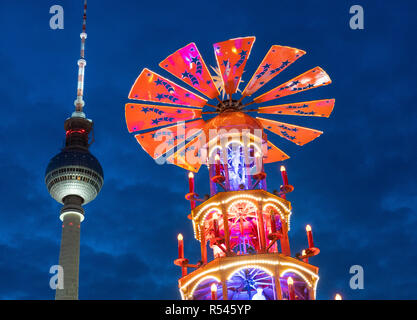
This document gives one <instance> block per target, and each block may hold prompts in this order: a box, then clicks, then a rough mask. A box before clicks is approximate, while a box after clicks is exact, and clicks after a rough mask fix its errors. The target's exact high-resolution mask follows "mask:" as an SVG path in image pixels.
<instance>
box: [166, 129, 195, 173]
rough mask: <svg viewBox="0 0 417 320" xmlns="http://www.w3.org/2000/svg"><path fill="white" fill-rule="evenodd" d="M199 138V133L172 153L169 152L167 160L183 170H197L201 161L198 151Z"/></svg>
mask: <svg viewBox="0 0 417 320" xmlns="http://www.w3.org/2000/svg"><path fill="white" fill-rule="evenodd" d="M200 139H201V134H199V135H197V136H196V137H195V138H194V139H192V140H191V141H190V142H188V143H187V144H186V145H185V146H183V147H182V148H180V149H178V150H177V151H176V152H175V153H174V154H171V155H170V156H169V157H168V158H167V161H168V162H169V163H172V164H175V165H176V166H179V167H181V168H183V169H185V170H188V171H193V172H198V170H199V169H200V167H201V163H202V161H201V158H200V152H199V151H200V147H201V141H200Z"/></svg>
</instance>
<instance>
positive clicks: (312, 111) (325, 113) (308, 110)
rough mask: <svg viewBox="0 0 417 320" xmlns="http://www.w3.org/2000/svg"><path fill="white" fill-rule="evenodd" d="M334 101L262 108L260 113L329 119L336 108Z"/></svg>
mask: <svg viewBox="0 0 417 320" xmlns="http://www.w3.org/2000/svg"><path fill="white" fill-rule="evenodd" d="M334 103H335V100H334V99H325V100H316V101H306V102H296V103H288V104H281V105H277V106H270V107H261V108H259V109H258V110H257V111H258V113H265V114H284V115H293V116H310V117H326V118H328V117H329V116H330V114H331V113H332V111H333V108H334Z"/></svg>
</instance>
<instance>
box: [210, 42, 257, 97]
mask: <svg viewBox="0 0 417 320" xmlns="http://www.w3.org/2000/svg"><path fill="white" fill-rule="evenodd" d="M254 42H255V37H245V38H236V39H230V40H227V41H223V42H218V43H215V44H214V45H213V47H214V54H215V56H216V60H217V65H218V67H219V70H220V73H221V76H222V79H223V84H224V90H225V92H226V94H233V93H235V92H236V90H237V88H238V86H239V83H240V78H241V77H242V74H243V70H244V69H245V65H246V61H247V60H248V58H249V55H250V52H251V50H252V45H253V43H254Z"/></svg>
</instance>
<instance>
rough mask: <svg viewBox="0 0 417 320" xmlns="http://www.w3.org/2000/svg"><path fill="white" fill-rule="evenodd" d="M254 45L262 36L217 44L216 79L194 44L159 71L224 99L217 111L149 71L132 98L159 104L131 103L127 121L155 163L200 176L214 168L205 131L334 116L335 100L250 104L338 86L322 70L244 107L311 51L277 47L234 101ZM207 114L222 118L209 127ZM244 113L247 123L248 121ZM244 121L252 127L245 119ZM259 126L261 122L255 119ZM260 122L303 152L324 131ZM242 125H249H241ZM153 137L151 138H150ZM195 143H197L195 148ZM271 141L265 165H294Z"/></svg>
mask: <svg viewBox="0 0 417 320" xmlns="http://www.w3.org/2000/svg"><path fill="white" fill-rule="evenodd" d="M254 42H255V37H240V38H235V39H230V40H226V41H223V42H218V43H215V44H214V45H213V47H214V53H215V57H216V62H217V65H218V67H217V68H213V67H212V68H213V70H214V71H215V73H216V74H215V75H214V74H213V75H211V74H210V71H209V70H208V68H207V65H206V63H205V62H204V60H203V58H202V56H201V54H200V52H199V50H198V48H197V46H196V45H195V43H189V44H187V45H186V46H184V47H182V48H181V49H178V50H177V51H175V52H174V53H172V54H171V55H169V56H168V57H167V58H166V59H164V60H163V61H162V62H161V63H160V64H159V65H160V67H161V68H163V69H164V70H166V71H168V72H169V73H171V74H172V75H174V76H175V77H177V78H178V79H180V80H181V81H183V82H185V83H186V84H188V85H189V86H191V87H192V89H190V90H196V92H198V93H199V94H201V95H202V96H205V97H207V99H216V100H218V101H216V103H214V104H209V103H208V100H207V99H205V98H203V97H202V96H200V95H199V94H196V93H194V92H192V91H190V90H187V89H185V88H183V87H181V86H180V85H178V84H175V83H174V82H172V81H170V80H168V79H166V78H164V77H162V76H160V75H159V74H157V73H155V72H153V71H151V70H149V69H147V68H145V69H143V71H142V72H141V73H140V75H139V77H138V78H137V79H136V81H135V83H134V85H133V86H132V88H131V90H130V93H129V98H130V99H134V100H142V101H147V102H151V103H153V104H146V103H127V104H126V105H125V118H126V125H127V128H128V131H129V132H139V133H137V134H136V135H135V138H136V140H137V141H138V142H139V144H140V145H141V146H142V148H143V149H144V150H145V151H146V152H147V153H149V154H150V155H151V157H152V158H154V159H156V158H159V157H161V156H162V155H165V156H166V157H167V159H166V160H167V161H168V162H170V163H173V164H175V165H177V166H179V167H182V168H184V169H187V170H189V171H194V172H197V171H198V170H199V168H200V167H201V164H202V163H203V162H205V161H206V159H203V158H204V157H202V156H201V154H200V153H201V151H204V150H206V149H201V148H200V145H199V144H198V143H200V137H202V133H203V132H204V133H205V130H206V129H205V128H206V127H207V126H208V125H209V124H210V125H211V126H213V124H215V125H214V127H215V128H213V129H216V128H231V127H233V126H234V125H236V124H239V128H240V129H243V128H245V126H249V123H246V122H245V121H247V120H248V119H249V118H251V117H250V116H249V115H248V114H247V113H248V112H257V113H258V114H271V115H294V116H311V117H329V116H330V114H331V113H332V111H333V108H334V104H335V100H334V99H322V100H313V101H305V102H294V103H287V104H280V105H273V106H265V107H259V108H254V109H250V110H248V109H245V107H246V106H247V105H251V104H257V103H263V102H267V101H271V100H274V99H278V98H281V97H285V96H289V95H292V94H295V93H298V92H302V91H305V90H309V89H313V88H316V87H319V86H324V85H327V84H330V83H331V80H330V77H329V76H328V75H327V73H326V72H325V71H324V70H323V69H321V68H320V67H315V68H313V69H310V70H309V71H307V72H305V73H303V74H301V75H299V76H297V77H294V78H293V79H291V80H289V81H287V82H285V83H283V84H281V85H279V86H277V87H275V88H274V89H272V90H270V91H268V92H266V93H264V94H262V95H260V96H258V97H256V98H254V99H253V100H252V102H249V103H248V104H246V105H243V104H242V102H241V101H242V99H243V98H244V97H248V96H252V95H253V94H254V93H255V92H256V91H257V90H258V89H260V88H261V87H262V86H264V85H265V84H266V83H268V82H269V81H271V80H272V79H273V78H274V77H276V76H277V75H278V74H279V73H281V72H282V71H283V70H285V69H286V68H287V67H289V66H290V65H291V64H292V63H294V62H295V61H297V60H298V59H299V58H301V57H302V56H303V55H305V53H306V52H305V51H303V50H300V49H297V48H292V47H287V46H280V45H273V46H271V48H270V49H269V51H268V52H267V54H266V55H265V57H264V58H263V60H262V62H261V63H260V64H259V66H258V68H257V70H256V71H255V73H254V74H253V76H252V78H251V79H250V80H249V82H248V84H247V85H246V86H245V88H244V89H243V92H242V96H241V97H240V99H239V98H236V99H232V94H235V93H236V92H237V91H239V90H238V87H239V84H240V82H241V81H242V74H243V72H244V68H245V65H246V62H247V59H248V58H249V55H250V53H251V50H252V47H253V44H254ZM220 94H222V96H223V95H224V94H228V95H229V97H227V98H226V100H223V101H221V100H220V98H219V95H220ZM162 104H168V105H170V106H166V105H162ZM205 106H208V107H212V108H215V111H204V110H203V109H202V108H203V107H205ZM206 114H211V115H214V118H212V119H210V120H207V121H205V120H203V119H202V116H203V115H206ZM242 114H244V115H246V117H242ZM225 115H227V119H228V121H226V122H224V121H216V120H219V119H223V118H224V116H225ZM243 118H244V119H245V121H243V120H242V119H243ZM251 119H252V120H254V121H255V119H253V118H251ZM256 119H257V120H259V122H260V123H258V126H259V128H263V129H266V130H269V131H271V132H272V133H275V134H277V135H279V136H281V137H283V138H285V139H287V140H289V141H292V142H294V143H296V144H297V145H300V146H302V145H304V144H306V143H308V142H310V141H312V140H314V139H315V138H317V137H318V136H320V135H321V134H322V132H321V131H319V130H315V129H309V128H305V127H300V126H296V125H292V124H288V123H283V122H278V121H273V120H269V119H264V118H259V117H257V118H256ZM241 120H242V121H243V122H242V123H239V121H241ZM181 121H182V122H181ZM183 121H186V122H185V123H184V122H183ZM249 122H250V123H252V122H251V121H249ZM240 129H239V130H240ZM146 130H148V131H147V132H146ZM149 130H151V131H149ZM144 131H145V132H144ZM141 132H143V133H141ZM190 138H191V139H192V140H191V141H189V139H190ZM264 142H266V143H265V144H264V146H267V149H265V150H264V149H263V152H264V162H265V163H270V162H276V161H282V160H285V159H287V158H288V155H287V154H285V153H284V152H283V151H282V150H280V149H279V148H278V147H276V146H275V145H274V144H272V143H271V142H270V141H268V140H265V141H263V143H264ZM184 144H185V145H184Z"/></svg>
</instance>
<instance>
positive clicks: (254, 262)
mask: <svg viewBox="0 0 417 320" xmlns="http://www.w3.org/2000/svg"><path fill="white" fill-rule="evenodd" d="M262 264H265V265H273V266H277V265H282V266H288V267H292V268H285V269H284V270H281V273H280V275H279V277H282V276H283V275H284V274H286V273H288V272H293V273H296V274H297V275H299V276H300V277H301V278H302V279H303V280H304V281H305V282H306V283H307V285H308V286H309V287H312V288H313V291H314V294H315V291H316V288H317V283H318V280H319V279H320V278H319V276H318V275H317V274H315V273H314V272H312V271H310V270H308V269H306V268H304V267H302V266H299V265H297V264H295V263H291V262H282V261H271V260H264V259H261V260H258V259H245V260H242V261H235V262H231V263H227V264H224V265H219V266H217V267H214V268H211V269H208V270H205V271H203V272H201V273H200V274H198V275H195V276H194V277H192V278H191V279H189V280H188V281H187V282H186V283H185V284H184V285H183V286H181V288H180V289H181V290H184V288H186V287H187V286H188V285H189V284H190V283H192V282H193V281H195V280H196V279H198V278H200V277H203V276H205V275H207V274H210V273H212V272H218V271H222V270H226V269H230V268H233V267H237V266H241V265H244V267H245V268H248V267H251V268H258V269H262V270H264V271H265V272H267V273H268V274H269V275H273V274H274V272H273V271H271V270H268V269H267V268H266V267H264V266H262ZM241 269H242V268H241ZM297 269H300V270H302V271H304V272H306V273H308V274H309V275H311V276H312V278H313V282H314V284H312V283H311V281H309V280H308V279H307V278H306V276H305V275H303V274H302V273H301V272H300V271H299V270H297ZM235 272H236V271H234V272H232V274H234V273H235Z"/></svg>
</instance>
